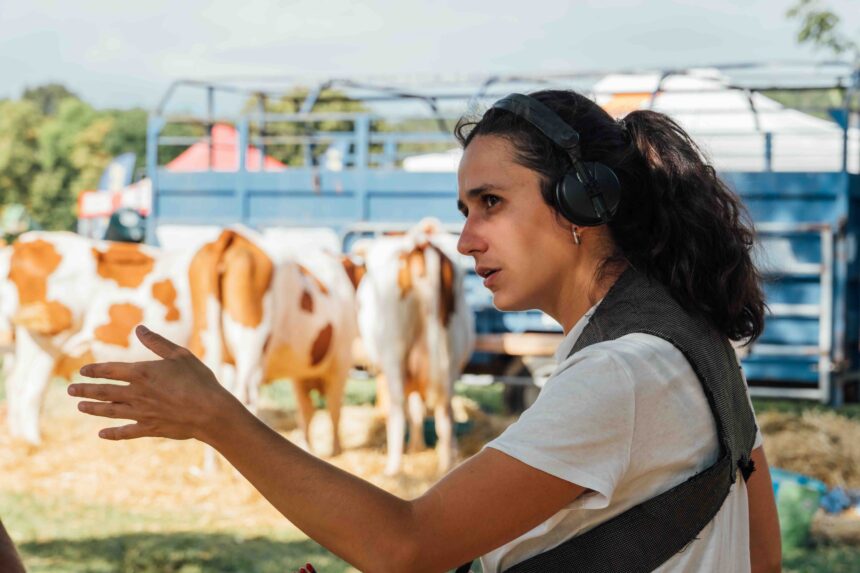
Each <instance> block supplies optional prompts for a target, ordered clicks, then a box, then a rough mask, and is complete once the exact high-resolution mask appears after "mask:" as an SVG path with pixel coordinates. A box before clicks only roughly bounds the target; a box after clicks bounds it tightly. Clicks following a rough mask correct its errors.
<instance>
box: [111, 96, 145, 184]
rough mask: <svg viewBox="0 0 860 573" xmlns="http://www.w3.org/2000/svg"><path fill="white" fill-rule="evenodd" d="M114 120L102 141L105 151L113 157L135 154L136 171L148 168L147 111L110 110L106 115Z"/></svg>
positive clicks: (136, 109) (139, 109)
mask: <svg viewBox="0 0 860 573" xmlns="http://www.w3.org/2000/svg"><path fill="white" fill-rule="evenodd" d="M104 115H105V116H107V117H109V118H110V119H111V120H112V125H111V129H110V131H108V133H107V134H106V135H105V137H104V140H103V141H102V146H103V149H104V151H105V152H106V153H107V154H108V155H110V156H111V157H116V156H117V155H121V154H123V153H129V152H131V153H134V154H135V155H136V156H137V158H136V160H135V170H138V169H141V168H143V167H145V166H146V121H147V113H146V110H144V109H141V108H134V109H128V110H119V109H115V110H110V111H107V112H105V113H104Z"/></svg>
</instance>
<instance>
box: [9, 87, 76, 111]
mask: <svg viewBox="0 0 860 573" xmlns="http://www.w3.org/2000/svg"><path fill="white" fill-rule="evenodd" d="M69 98H72V99H80V98H78V96H77V95H76V94H75V93H73V92H71V91H69V89H68V88H67V87H66V86H64V85H63V84H57V83H51V84H44V85H41V86H36V87H34V88H26V89H25V90H24V94H23V95H22V96H21V99H22V100H24V101H30V102H33V103H34V104H36V106H37V107H38V108H39V109H40V110H41V112H42V113H43V114H44V115H54V114H55V113H57V111H58V110H59V107H60V103H61V102H62V101H63V100H64V99H69Z"/></svg>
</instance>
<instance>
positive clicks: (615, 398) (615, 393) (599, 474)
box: [485, 345, 635, 509]
mask: <svg viewBox="0 0 860 573" xmlns="http://www.w3.org/2000/svg"><path fill="white" fill-rule="evenodd" d="M599 346H601V345H595V346H593V347H591V348H588V349H586V350H584V351H581V352H579V353H577V354H576V355H575V356H573V357H571V358H569V359H568V360H567V361H565V362H564V363H562V364H561V365H560V366H559V369H558V370H557V371H556V373H555V374H554V375H553V376H552V377H551V378H550V379H549V380H547V382H546V384H545V385H544V387H543V389H542V390H541V393H540V394H539V396H538V399H537V400H536V401H535V403H534V404H532V406H531V407H530V408H529V409H528V410H526V411H525V412H524V413H523V414H522V416H520V418H519V420H517V422H515V423H514V424H512V425H511V426H509V427H508V428H507V430H506V431H505V432H504V433H503V434H502V435H501V436H499V437H498V438H496V439H495V440H493V441H491V442H490V443H488V444H487V445H486V446H485V447H490V448H494V449H496V450H499V451H501V452H504V453H505V454H507V455H509V456H511V457H513V458H516V459H517V460H519V461H521V462H523V463H525V464H528V465H529V466H532V467H534V468H536V469H539V470H541V471H544V472H546V473H548V474H551V475H554V476H556V477H558V478H561V479H563V480H567V481H569V482H571V483H575V484H577V485H579V486H582V487H584V488H586V489H587V490H592V491H593V492H594V493H593V494H590V495H587V496H582V497H581V498H580V499H579V500H577V502H575V503H576V506H577V507H579V508H590V509H599V508H602V507H606V506H607V505H609V501H610V500H611V499H612V494H613V492H614V491H615V488H616V486H617V485H618V483H619V482H620V481H621V478H622V476H623V475H624V473H625V471H626V470H627V467H628V465H629V462H630V447H631V443H632V439H633V426H634V414H635V398H634V390H633V382H632V377H631V375H630V372H629V371H628V369H627V367H626V364H625V363H624V361H623V360H622V359H620V358H618V357H615V356H613V353H612V352H610V351H606V350H601V349H599Z"/></svg>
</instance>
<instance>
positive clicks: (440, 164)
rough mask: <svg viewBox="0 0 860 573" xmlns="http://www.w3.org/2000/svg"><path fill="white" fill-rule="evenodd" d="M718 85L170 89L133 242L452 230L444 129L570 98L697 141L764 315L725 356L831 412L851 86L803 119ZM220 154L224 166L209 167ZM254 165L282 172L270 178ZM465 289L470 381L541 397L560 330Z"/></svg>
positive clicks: (848, 185) (585, 80) (668, 81)
mask: <svg viewBox="0 0 860 573" xmlns="http://www.w3.org/2000/svg"><path fill="white" fill-rule="evenodd" d="M723 72H725V70H724V71H723ZM723 72H720V73H719V74H717V73H716V72H711V73H710V75H708V74H705V76H701V75H696V74H690V73H686V72H675V73H674V75H673V74H670V73H665V72H664V73H658V74H651V75H648V74H638V75H637V74H628V75H622V74H616V75H612V76H611V77H606V76H603V77H602V79H601V78H597V79H595V76H594V75H586V74H583V75H568V76H554V77H546V76H541V77H538V76H531V77H522V76H520V77H509V78H489V79H483V80H481V81H476V80H475V79H474V78H457V79H455V80H453V81H446V82H436V83H433V84H425V85H423V86H420V87H415V86H409V85H403V84H396V85H390V84H386V85H381V84H370V83H364V84H362V83H358V82H355V81H340V82H336V81H327V82H323V83H320V84H319V85H317V87H315V88H312V89H307V88H297V87H296V85H295V84H290V85H289V86H287V87H286V88H283V89H276V88H274V87H272V85H265V86H263V87H260V86H259V85H258V86H255V87H253V88H249V87H243V85H242V82H232V83H229V82H228V83H221V84H219V83H212V82H192V81H184V82H176V83H175V84H174V85H172V86H171V88H170V90H169V91H168V94H167V95H166V96H165V98H164V100H163V101H162V103H161V104H160V105H159V107H158V108H157V109H156V110H155V111H153V113H152V114H151V115H150V118H149V125H148V132H147V172H148V176H149V178H150V179H151V183H152V193H153V196H152V206H151V213H150V216H149V218H148V229H147V236H148V241H149V242H153V243H154V242H157V241H158V239H157V237H158V236H159V230H160V229H163V228H168V227H189V226H190V227H195V226H209V227H215V226H220V225H228V224H233V223H237V222H241V223H244V224H245V225H248V226H250V227H254V228H258V229H265V228H268V227H288V228H311V227H313V228H318V227H325V228H330V229H333V230H334V231H335V232H337V233H338V235H339V237H340V239H341V247H342V248H343V249H348V248H349V244H350V242H351V241H352V240H353V239H354V238H356V237H360V236H367V235H373V234H378V233H383V232H391V231H397V230H403V229H405V228H407V227H408V226H410V225H411V224H414V223H415V222H417V221H418V220H419V219H421V218H423V217H427V216H432V217H436V218H438V219H439V220H440V221H442V222H443V223H444V224H445V225H446V226H447V227H448V228H449V229H450V230H451V231H452V232H457V231H458V229H459V228H460V227H461V225H462V217H461V215H460V214H459V213H458V211H457V210H456V206H455V201H456V173H455V171H454V170H455V166H456V161H457V151H456V142H455V141H454V139H453V137H452V133H451V130H452V126H453V124H454V122H455V121H456V119H457V118H458V117H459V116H460V115H461V114H462V113H463V112H464V111H467V110H473V111H474V110H478V109H480V107H479V106H480V105H482V104H483V105H486V103H487V102H490V101H492V100H493V99H494V98H496V97H499V96H501V95H504V94H505V93H508V92H511V91H528V90H532V89H536V88H539V87H541V86H545V85H551V86H555V87H565V88H574V89H579V90H585V91H587V92H589V93H591V94H593V96H594V97H595V98H596V99H597V101H598V103H601V105H604V107H605V108H606V109H607V110H609V111H610V112H614V113H623V112H624V106H628V107H630V106H632V108H634V109H638V108H641V107H652V108H654V109H659V110H663V111H666V112H667V113H671V114H672V115H673V116H674V117H676V119H678V120H679V121H680V122H681V123H682V125H684V126H685V127H687V128H688V130H689V131H690V132H691V133H692V134H693V136H694V138H696V139H697V140H699V141H700V142H701V141H704V142H705V145H704V147H705V148H706V151H709V152H711V153H712V154H713V156H714V162H715V165H716V166H717V168H718V169H719V170H720V175H721V176H722V177H723V178H724V179H725V180H726V181H727V182H728V183H729V184H730V185H731V186H732V187H733V188H734V189H735V190H736V191H737V193H739V194H740V196H741V197H742V198H743V200H744V202H745V204H746V206H747V208H748V209H749V211H750V213H751V215H752V217H753V220H754V222H755V225H756V230H757V236H758V243H757V247H756V256H757V257H758V260H759V264H760V267H761V269H762V271H763V273H764V275H765V277H766V279H767V282H766V292H767V299H768V304H769V307H770V312H769V314H768V317H767V323H766V328H765V332H764V335H763V336H762V338H761V339H760V340H759V341H758V342H757V343H756V344H755V345H753V346H752V347H750V348H741V349H739V353H740V354H741V356H742V364H743V367H744V370H745V372H746V375H747V377H748V379H749V381H750V385H751V389H752V393H753V394H754V395H759V396H771V397H789V398H804V399H814V400H820V401H822V402H838V401H840V400H842V399H843V390H844V388H846V387H848V386H846V385H847V384H848V383H850V382H852V381H853V384H854V385H856V380H857V378H858V371H860V349H858V344H860V308H859V307H860V289H858V286H860V285H858V281H860V266H858V257H857V247H858V244H857V240H858V233H860V176H858V175H857V162H858V161H860V150H858V146H857V141H856V140H857V133H856V132H857V127H856V123H857V116H858V113H857V111H858V105H857V101H856V97H857V96H856V85H857V75H856V73H855V74H854V75H853V76H852V75H851V73H848V74H847V75H846V74H843V76H844V77H843V76H838V74H837V75H836V76H833V77H835V78H837V79H835V80H834V79H832V78H831V83H829V84H827V85H826V86H824V87H827V88H829V92H830V93H831V95H832V93H836V94H838V95H839V97H841V101H840V106H841V107H840V108H839V109H837V110H836V112H835V113H832V112H833V110H830V112H831V113H830V115H827V110H825V111H823V112H821V113H819V114H818V115H814V114H807V113H801V112H799V111H797V110H795V109H792V108H790V107H787V106H784V105H782V104H779V103H777V102H776V101H775V100H773V99H770V98H768V97H766V96H765V95H763V93H769V92H763V91H762V90H759V89H757V88H756V87H754V86H751V85H750V84H749V83H747V84H745V85H743V84H742V83H737V82H732V81H728V80H727V79H726V77H725V76H723V75H721V74H722V73H723ZM715 74H716V75H715ZM741 75H742V74H741ZM646 76H647V77H646ZM643 77H644V79H643ZM649 78H650V79H649ZM673 78H674V79H673ZM845 78H847V80H846V79H845ZM643 81H644V82H645V83H646V84H648V87H647V89H643V87H642V84H643ZM673 81H674V82H675V83H674V84H673ZM613 82H614V83H613ZM619 82H620V84H619ZM625 82H626V87H624V84H625ZM649 82H650V83H649ZM840 82H841V83H840ZM601 85H602V86H603V91H601V89H600V88H599V86H601ZM619 85H620V86H621V87H619ZM673 85H674V86H675V87H672V86H673ZM690 85H692V86H693V88H692V89H691V88H690V87H689V86H690ZM595 86H598V87H597V88H596V87H595ZM684 86H686V87H684ZM813 87H815V88H816V89H819V90H820V89H821V86H820V85H818V84H816V85H815V86H813ZM183 90H185V91H192V90H198V91H202V93H203V94H204V96H205V97H204V98H203V101H204V102H205V103H204V104H203V105H202V106H198V107H196V108H195V107H193V106H192V107H191V108H190V109H191V111H190V112H188V111H186V112H184V113H183V114H181V115H180V114H176V113H169V112H168V108H169V106H170V103H171V102H172V101H173V100H176V99H177V98H179V96H178V95H177V94H178V93H179V92H181V91H183ZM799 91H801V90H799V89H798V88H797V86H791V87H789V88H785V89H782V90H781V92H780V93H783V94H785V93H788V94H791V93H794V92H799ZM219 94H227V95H228V96H232V97H234V98H235V99H236V100H237V103H236V104H235V108H236V109H235V110H234V111H232V112H228V111H224V110H226V109H228V107H227V106H224V105H221V106H220V107H218V108H217V111H218V113H216V102H217V100H216V96H219ZM697 94H698V95H697ZM738 96H740V97H738ZM181 101H185V102H188V101H191V100H181ZM738 101H740V102H741V103H740V104H738V103H737V102H738ZM691 102H693V104H692V105H691ZM715 102H717V104H715ZM184 105H186V109H189V108H188V107H187V106H188V105H189V104H187V103H185V104H184ZM739 105H740V107H739ZM350 106H352V107H350ZM697 106H698V107H697ZM420 107H423V108H424V110H426V111H424V112H423V113H421V112H419V111H416V109H418V108H420ZM343 109H347V111H342V110H343ZM219 125H222V126H223V125H227V126H230V127H231V128H232V129H234V130H235V132H234V133H235V137H234V140H233V141H231V142H227V144H225V143H224V142H223V141H216V138H213V137H212V134H213V129H215V128H216V127H217V126H219ZM709 130H710V131H709ZM201 143H202V144H203V145H205V146H207V153H208V159H207V161H206V162H205V165H203V166H202V167H199V166H198V167H197V168H194V169H193V170H190V171H189V170H187V169H185V170H176V169H171V167H170V166H171V163H170V161H169V159H170V157H173V156H175V155H176V154H177V152H178V151H177V150H181V149H185V148H188V147H189V146H192V145H197V146H200V145H201ZM225 145H226V146H227V148H229V149H226V150H225V148H224V146H225ZM219 146H220V147H221V148H220V149H219ZM230 149H232V150H233V153H234V154H235V157H233V159H232V161H233V165H232V167H228V168H225V167H224V156H223V153H225V151H229V150H230ZM171 150H173V151H172V152H171ZM219 153H221V154H222V155H221V156H218V154H219ZM270 155H274V156H277V157H280V158H282V159H283V160H284V161H285V162H286V163H287V165H286V166H285V167H282V166H278V165H277V161H275V162H274V164H275V167H272V164H273V163H272V162H271V161H268V158H269V156H270ZM466 288H467V293H468V294H467V297H468V300H469V304H470V305H471V306H472V308H473V310H474V312H475V315H476V319H477V320H476V324H477V329H478V333H479V341H478V350H479V352H477V353H476V355H475V357H474V359H473V361H472V364H471V365H470V367H469V370H468V371H469V372H471V373H472V374H473V377H472V380H473V381H477V380H483V381H486V380H487V379H488V378H487V377H488V376H492V380H495V381H503V382H507V383H511V384H522V383H524V380H525V381H528V383H531V382H532V381H533V380H535V381H538V383H539V381H540V380H541V379H542V378H543V377H545V376H547V375H548V374H549V372H550V371H551V369H552V367H553V364H552V360H551V356H552V351H553V350H554V348H555V345H556V344H557V343H558V341H559V340H560V338H561V330H560V328H559V326H558V324H557V323H555V322H554V321H552V320H551V319H549V318H548V317H547V316H545V315H543V314H542V313H540V312H537V311H532V312H517V313H501V312H499V311H497V310H495V309H494V308H493V306H492V303H491V296H490V293H489V291H487V290H486V289H484V287H483V286H482V284H481V281H480V279H479V278H478V277H477V276H476V275H474V273H471V274H470V275H469V276H468V277H467V286H466Z"/></svg>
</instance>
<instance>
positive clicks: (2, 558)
mask: <svg viewBox="0 0 860 573" xmlns="http://www.w3.org/2000/svg"><path fill="white" fill-rule="evenodd" d="M0 571H3V572H4V573H25V571H24V564H23V563H21V558H20V557H19V556H18V551H17V550H16V549H15V544H14V543H12V538H11V537H9V534H8V533H7V532H6V528H5V527H3V522H0Z"/></svg>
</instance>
